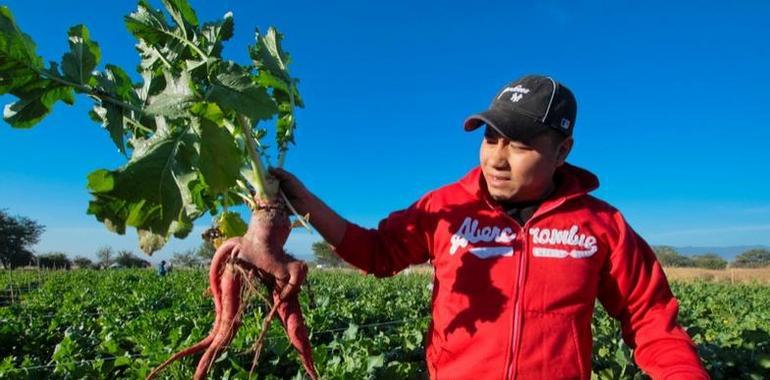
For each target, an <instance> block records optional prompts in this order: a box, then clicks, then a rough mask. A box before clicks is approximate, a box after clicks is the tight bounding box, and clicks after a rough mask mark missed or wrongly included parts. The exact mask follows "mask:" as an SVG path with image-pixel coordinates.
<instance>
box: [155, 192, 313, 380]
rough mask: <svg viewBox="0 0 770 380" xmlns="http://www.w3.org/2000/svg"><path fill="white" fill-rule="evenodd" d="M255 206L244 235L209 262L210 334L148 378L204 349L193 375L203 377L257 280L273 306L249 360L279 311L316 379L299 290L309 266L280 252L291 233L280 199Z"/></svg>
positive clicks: (229, 338)
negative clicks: (263, 286)
mask: <svg viewBox="0 0 770 380" xmlns="http://www.w3.org/2000/svg"><path fill="white" fill-rule="evenodd" d="M257 204H258V208H257V209H256V210H254V212H253V213H252V217H251V221H250V222H249V227H248V230H247V231H246V234H245V235H244V236H242V237H235V238H231V239H229V240H227V241H225V242H224V243H223V244H222V245H221V246H220V247H219V248H218V249H217V251H216V253H215V254H214V257H213V259H212V261H211V267H210V269H209V288H210V291H211V295H212V297H213V298H214V310H215V312H216V316H215V319H214V325H213V327H212V329H211V332H210V333H209V335H208V336H207V337H206V338H204V339H203V340H201V341H199V342H198V343H196V344H194V345H192V346H190V347H188V348H185V349H183V350H182V351H180V352H178V353H176V354H174V355H173V356H171V357H170V358H169V359H168V360H166V361H165V362H164V363H162V364H161V365H159V366H158V367H156V368H155V369H154V370H153V371H152V372H151V373H150V374H149V375H148V376H147V379H152V378H153V377H155V376H156V375H157V374H158V373H159V371H160V370H162V369H163V368H165V367H166V366H168V365H169V364H170V363H172V362H174V361H176V360H178V359H180V358H182V357H185V356H188V355H193V354H196V353H198V352H201V351H204V350H205V351H204V353H203V356H202V357H201V358H200V360H199V361H198V365H197V368H196V370H195V376H194V378H195V379H196V380H198V379H203V378H205V376H206V374H207V373H208V371H209V369H210V367H211V365H212V364H213V362H214V361H215V360H216V358H217V357H218V356H219V354H220V353H221V352H222V351H223V350H224V349H226V348H227V346H228V345H229V344H230V342H231V341H232V339H233V337H234V336H235V333H236V332H237V331H238V328H239V327H240V325H241V322H242V317H243V313H244V310H245V301H247V300H246V299H245V298H248V297H246V296H245V294H246V290H247V287H248V286H249V284H251V281H252V280H253V279H255V278H256V279H259V280H260V282H261V283H262V284H263V285H265V286H266V287H267V289H268V291H269V292H270V294H271V297H272V305H270V306H271V308H270V312H269V313H268V314H267V316H266V317H265V320H264V323H263V330H262V333H261V334H260V336H259V339H257V342H256V344H255V362H254V363H253V364H254V365H255V364H256V360H257V359H258V357H259V352H260V350H261V346H262V342H263V340H264V336H265V332H266V331H267V328H268V327H269V324H270V321H271V320H272V318H273V316H274V315H275V314H277V315H278V316H279V318H280V320H281V324H282V325H283V327H284V330H285V331H286V334H287V336H288V338H289V341H290V342H291V344H292V346H293V347H294V348H295V349H296V350H297V352H298V353H299V357H300V360H301V362H302V365H303V367H304V368H305V370H306V371H307V373H308V375H309V376H310V378H311V379H313V380H316V379H317V378H318V374H317V372H316V370H315V365H314V363H313V356H312V347H311V345H310V339H309V337H308V332H307V327H306V326H305V320H304V318H303V316H302V310H301V308H300V304H299V294H298V292H299V290H300V286H301V285H302V283H303V282H304V281H305V278H306V277H307V271H308V268H307V265H306V264H305V263H304V262H302V261H299V260H297V259H295V258H294V257H292V256H291V255H288V254H286V252H285V251H284V250H283V245H284V244H285V243H286V240H287V239H288V237H289V233H290V232H291V224H290V223H289V217H288V212H287V210H286V207H285V206H284V204H283V202H282V201H274V202H267V201H258V202H257ZM253 368H254V367H253V366H252V370H253Z"/></svg>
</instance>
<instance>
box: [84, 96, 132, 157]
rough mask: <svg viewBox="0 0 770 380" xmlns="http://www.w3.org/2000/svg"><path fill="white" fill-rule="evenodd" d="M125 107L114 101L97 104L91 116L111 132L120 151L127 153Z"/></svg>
mask: <svg viewBox="0 0 770 380" xmlns="http://www.w3.org/2000/svg"><path fill="white" fill-rule="evenodd" d="M123 116H124V115H123V108H121V107H119V106H116V105H114V104H112V103H104V104H103V105H101V106H100V105H98V104H95V105H94V107H93V108H92V109H91V118H92V119H94V120H96V121H97V122H99V123H101V124H102V127H104V129H106V130H107V132H109V133H110V138H112V142H113V143H114V144H115V146H116V147H118V151H119V152H120V153H123V154H125V153H126V147H125V141H124V129H125V125H124V119H123Z"/></svg>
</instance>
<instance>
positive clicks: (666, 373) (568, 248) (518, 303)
mask: <svg viewBox="0 0 770 380" xmlns="http://www.w3.org/2000/svg"><path fill="white" fill-rule="evenodd" d="M555 181H556V184H557V188H556V191H555V192H554V194H553V195H552V196H551V197H550V198H548V199H547V200H546V201H544V202H543V203H542V204H541V205H540V207H539V208H538V210H537V211H536V212H535V214H534V215H533V216H532V217H531V218H530V219H529V220H528V221H527V222H526V224H524V226H521V225H519V224H518V223H517V222H516V221H515V220H514V219H512V218H511V217H509V216H508V215H507V214H506V213H505V212H504V211H503V209H502V208H501V207H500V206H499V205H498V204H497V203H496V202H494V201H493V200H492V198H491V197H490V195H489V193H488V191H487V188H486V183H485V181H484V177H483V176H482V175H481V169H480V168H476V169H474V170H472V171H471V172H469V173H468V174H467V175H466V176H465V177H464V178H462V179H461V180H460V181H459V182H457V183H454V184H451V185H448V186H445V187H442V188H440V189H438V190H435V191H433V192H430V193H428V194H426V195H425V196H423V197H422V198H421V199H420V200H418V201H417V202H416V203H414V204H413V205H411V206H410V207H409V208H407V209H405V210H401V211H396V212H394V213H392V214H390V215H389V216H388V217H387V218H386V219H384V220H382V221H381V222H380V224H379V227H378V228H377V229H374V230H370V229H364V228H361V227H359V226H357V225H354V224H349V225H348V228H347V230H346V231H345V236H344V238H343V240H342V242H341V243H340V244H339V246H338V247H336V252H337V253H338V254H339V255H340V256H341V257H342V258H343V259H345V260H346V261H348V262H350V263H351V264H352V265H354V266H356V267H358V268H361V269H363V270H364V271H366V272H367V273H372V274H374V275H375V276H392V275H394V274H396V273H397V272H399V271H401V270H402V269H404V268H406V267H407V266H409V265H410V264H419V263H424V262H426V261H428V260H430V261H432V263H433V266H434V268H435V271H434V282H433V283H434V286H433V298H432V301H433V302H432V311H433V322H432V324H431V326H430V329H429V331H428V339H427V347H426V355H427V363H428V369H429V371H430V375H431V378H432V379H442V380H443V379H590V377H591V345H592V336H591V317H592V314H593V310H594V302H595V300H596V299H597V298H598V299H599V301H600V302H601V303H602V305H604V307H605V309H606V310H607V312H608V313H609V314H610V315H611V316H613V317H614V318H617V319H619V320H620V322H621V325H622V332H623V339H624V340H625V342H626V343H627V344H628V345H629V346H630V347H632V348H633V349H634V356H635V358H636V362H637V363H638V364H639V366H640V367H641V368H642V369H643V370H644V371H645V372H646V373H647V374H648V375H650V376H651V377H652V378H653V379H708V375H707V373H706V372H705V370H704V369H703V367H702V365H701V363H700V360H699V358H698V355H697V353H696V350H695V347H694V345H693V343H692V341H691V340H690V338H689V337H688V336H687V333H686V332H685V331H684V330H683V329H682V328H681V327H680V326H679V325H678V324H677V320H676V319H677V312H678V304H677V301H676V299H675V298H674V296H673V295H672V293H671V290H670V289H669V286H668V282H667V281H666V277H665V275H664V273H663V271H662V269H661V267H660V264H659V263H658V261H657V260H656V259H655V255H654V254H653V252H652V250H651V249H650V247H649V246H648V245H647V243H646V242H645V241H644V240H642V238H640V237H639V236H638V235H637V234H636V233H635V232H634V230H632V229H631V227H630V226H629V225H628V224H627V223H626V221H625V220H624V219H623V217H622V216H621V214H620V212H619V211H618V210H616V209H615V208H613V207H612V206H610V205H609V204H607V203H605V202H603V201H601V200H599V199H597V198H594V197H593V196H590V195H588V192H589V191H592V190H594V189H596V188H597V187H598V186H599V182H598V180H597V178H596V176H594V175H593V174H591V173H589V172H588V171H586V170H583V169H580V168H577V167H575V166H572V165H569V164H565V165H564V166H562V167H560V168H559V169H558V170H557V172H556V176H555Z"/></svg>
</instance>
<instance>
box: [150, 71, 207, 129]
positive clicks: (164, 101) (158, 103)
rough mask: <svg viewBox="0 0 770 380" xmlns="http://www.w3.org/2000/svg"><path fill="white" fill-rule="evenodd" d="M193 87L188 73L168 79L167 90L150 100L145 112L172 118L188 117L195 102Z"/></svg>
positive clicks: (184, 72)
mask: <svg viewBox="0 0 770 380" xmlns="http://www.w3.org/2000/svg"><path fill="white" fill-rule="evenodd" d="M191 86H192V84H191V82H190V73H189V72H186V71H183V72H182V73H181V74H180V75H179V76H178V77H176V78H174V77H169V78H166V89H165V90H163V92H161V93H160V94H158V95H157V96H155V97H153V98H151V99H150V103H149V105H148V106H147V107H146V108H145V109H144V110H145V112H147V113H148V114H150V115H160V116H166V117H170V118H177V117H183V116H188V115H189V113H190V106H191V104H192V102H193V101H194V100H195V99H194V94H193V91H192V88H191Z"/></svg>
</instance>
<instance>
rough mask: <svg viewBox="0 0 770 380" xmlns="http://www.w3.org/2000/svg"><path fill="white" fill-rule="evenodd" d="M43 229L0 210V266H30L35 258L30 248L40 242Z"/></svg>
mask: <svg viewBox="0 0 770 380" xmlns="http://www.w3.org/2000/svg"><path fill="white" fill-rule="evenodd" d="M43 231H45V227H44V226H43V225H41V224H38V223H37V222H35V221H34V220H32V219H29V218H26V217H22V216H11V215H9V214H8V213H7V212H6V211H5V210H2V209H0V264H2V266H3V268H11V269H13V268H16V267H19V266H25V265H30V264H32V263H33V262H34V258H35V256H34V255H33V254H32V251H31V247H32V246H33V245H35V244H37V243H38V241H40V235H41V234H42V233H43Z"/></svg>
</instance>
